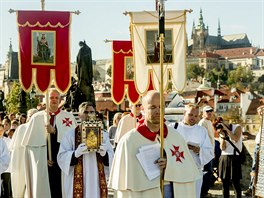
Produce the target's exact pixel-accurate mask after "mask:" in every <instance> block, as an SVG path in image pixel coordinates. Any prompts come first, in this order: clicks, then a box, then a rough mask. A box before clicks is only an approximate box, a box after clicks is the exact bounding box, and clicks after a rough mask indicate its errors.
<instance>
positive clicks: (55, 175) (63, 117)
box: [22, 88, 77, 198]
mask: <svg viewBox="0 0 264 198" xmlns="http://www.w3.org/2000/svg"><path fill="white" fill-rule="evenodd" d="M60 100H61V97H60V93H59V92H58V91H57V90H56V89H54V88H51V89H50V90H49V118H48V119H49V124H47V123H48V122H47V112H46V111H40V112H37V113H35V114H34V115H33V116H32V117H31V119H30V121H29V123H28V127H27V128H26V131H25V135H24V137H23V140H22V145H23V146H25V175H26V188H27V191H26V192H27V193H28V194H27V195H26V196H28V197H34V198H35V197H36V198H38V197H45V198H49V197H56V198H60V197H62V194H61V192H62V189H61V187H62V183H61V170H60V168H59V166H58V163H57V154H58V151H59V145H60V142H61V139H62V137H63V135H64V133H65V132H66V131H68V130H69V129H71V128H75V127H76V126H77V123H76V120H75V118H74V116H73V114H72V113H70V112H66V111H63V110H60V109H59V104H60ZM48 133H49V135H50V140H51V141H50V143H51V144H50V145H51V156H52V160H49V159H48V153H47V151H48V149H47V148H48V144H47V135H48Z"/></svg>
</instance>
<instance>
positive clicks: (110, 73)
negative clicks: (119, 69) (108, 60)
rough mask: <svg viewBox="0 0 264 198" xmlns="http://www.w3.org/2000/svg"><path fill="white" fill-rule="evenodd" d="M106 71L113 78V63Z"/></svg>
mask: <svg viewBox="0 0 264 198" xmlns="http://www.w3.org/2000/svg"><path fill="white" fill-rule="evenodd" d="M106 73H107V75H108V76H110V77H111V78H112V65H110V66H109V67H108V68H107V70H106Z"/></svg>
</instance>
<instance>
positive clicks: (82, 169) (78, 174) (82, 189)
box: [57, 102, 114, 198]
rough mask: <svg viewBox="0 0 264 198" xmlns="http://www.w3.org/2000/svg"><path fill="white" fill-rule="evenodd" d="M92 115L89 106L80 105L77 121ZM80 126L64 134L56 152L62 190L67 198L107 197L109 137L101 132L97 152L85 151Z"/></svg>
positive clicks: (110, 148)
mask: <svg viewBox="0 0 264 198" xmlns="http://www.w3.org/2000/svg"><path fill="white" fill-rule="evenodd" d="M91 114H95V110H94V107H93V106H92V103H88V102H83V103H82V104H80V106H79V117H80V120H81V121H82V122H83V121H88V119H89V115H91ZM81 133H82V130H81V125H79V126H77V127H76V128H75V129H70V130H69V131H68V132H67V133H65V135H64V137H63V139H62V141H61V145H60V150H59V153H58V157H57V159H58V164H59V166H60V168H61V170H62V171H63V172H64V176H63V181H64V182H63V183H64V190H65V193H64V194H66V195H67V197H68V198H71V197H93V198H107V184H106V178H105V172H104V165H105V166H108V165H109V166H110V165H111V162H112V159H113V156H114V151H113V148H112V146H111V144H110V141H109V137H108V134H107V133H106V132H104V133H103V143H102V144H101V145H100V150H99V151H97V152H95V151H88V150H87V145H86V144H85V143H82V138H81V137H82V136H81Z"/></svg>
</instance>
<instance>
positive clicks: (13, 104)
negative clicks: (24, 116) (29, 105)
mask: <svg viewBox="0 0 264 198" xmlns="http://www.w3.org/2000/svg"><path fill="white" fill-rule="evenodd" d="M19 90H20V84H19V83H17V82H14V84H13V87H12V89H11V92H10V93H9V94H8V95H7V97H6V101H5V105H6V111H7V113H11V112H13V113H17V112H18V103H19Z"/></svg>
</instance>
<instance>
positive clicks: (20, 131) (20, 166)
mask: <svg viewBox="0 0 264 198" xmlns="http://www.w3.org/2000/svg"><path fill="white" fill-rule="evenodd" d="M36 112H38V110H37V109H30V110H28V112H27V121H29V119H30V117H31V116H32V115H33V114H34V113H36ZM27 125H28V123H25V124H21V125H19V126H18V128H17V129H16V132H15V133H14V135H13V137H12V141H11V162H10V168H11V186H12V195H13V197H24V195H25V194H27V193H25V190H26V175H25V147H24V146H22V145H21V142H22V140H23V137H24V135H25V131H26V127H27Z"/></svg>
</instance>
